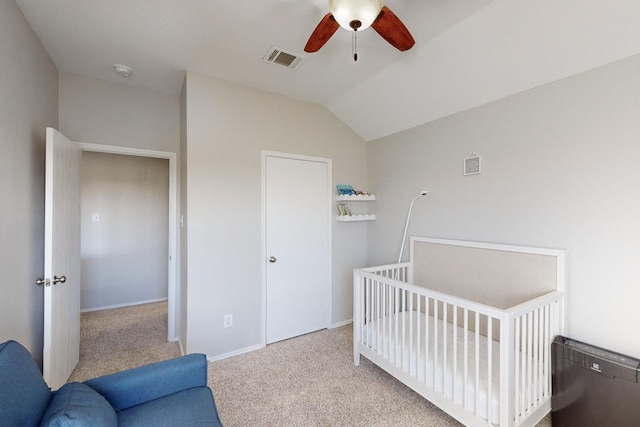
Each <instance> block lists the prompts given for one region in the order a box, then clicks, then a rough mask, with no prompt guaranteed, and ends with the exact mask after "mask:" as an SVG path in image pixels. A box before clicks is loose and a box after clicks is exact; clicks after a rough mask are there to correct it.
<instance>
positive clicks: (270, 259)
mask: <svg viewBox="0 0 640 427" xmlns="http://www.w3.org/2000/svg"><path fill="white" fill-rule="evenodd" d="M276 261H277V259H276V257H274V256H272V257H269V262H276Z"/></svg>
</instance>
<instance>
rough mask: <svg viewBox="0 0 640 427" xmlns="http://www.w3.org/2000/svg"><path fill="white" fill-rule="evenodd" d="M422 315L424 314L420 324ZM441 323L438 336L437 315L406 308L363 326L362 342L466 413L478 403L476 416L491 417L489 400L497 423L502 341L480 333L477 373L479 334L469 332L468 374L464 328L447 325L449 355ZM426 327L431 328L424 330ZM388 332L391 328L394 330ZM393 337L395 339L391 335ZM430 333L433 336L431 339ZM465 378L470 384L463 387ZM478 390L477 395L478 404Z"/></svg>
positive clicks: (467, 347) (467, 348) (473, 410)
mask: <svg viewBox="0 0 640 427" xmlns="http://www.w3.org/2000/svg"><path fill="white" fill-rule="evenodd" d="M418 317H420V320H419V322H418ZM437 323H438V328H437V330H438V334H437V340H436V339H435V336H436V328H435V324H436V322H435V319H434V317H433V316H425V314H424V313H420V316H418V312H416V311H407V312H403V313H399V314H394V315H391V316H388V317H383V318H380V319H378V320H375V321H371V322H369V323H367V324H365V325H363V328H362V340H363V343H364V344H365V345H366V346H367V347H369V348H370V349H371V350H373V351H374V352H376V353H377V354H378V355H379V356H381V357H382V358H383V359H385V360H386V361H387V362H388V363H391V364H392V365H395V366H396V367H397V368H400V369H402V370H403V371H405V372H407V373H409V375H411V376H412V377H413V378H416V379H417V380H418V381H419V382H421V383H424V384H425V385H426V386H428V387H431V388H434V389H435V390H436V391H437V392H439V393H441V394H442V395H443V396H444V397H445V398H447V399H451V400H453V401H454V402H455V403H456V404H458V405H461V406H464V408H465V410H466V411H469V412H475V407H476V404H477V405H478V415H479V416H480V417H482V418H484V419H485V420H486V419H489V417H488V413H487V412H488V411H487V408H488V403H487V402H488V401H489V399H490V402H491V422H492V423H493V424H496V425H497V424H498V423H499V414H500V411H499V410H500V407H499V406H500V379H499V372H500V343H499V342H497V341H495V340H491V342H489V340H488V339H487V337H484V336H481V335H480V336H479V337H478V338H479V339H478V343H479V346H478V349H479V357H478V366H479V369H478V371H479V372H478V375H477V376H476V336H475V333H473V332H469V333H468V335H467V342H466V352H467V355H468V358H467V361H468V362H467V366H466V376H465V366H464V365H465V363H464V360H465V358H464V352H465V334H464V329H463V328H462V327H459V326H454V325H453V324H452V323H447V324H446V331H447V334H446V336H447V338H446V358H445V357H444V352H445V339H444V333H443V321H442V320H441V319H438V322H437ZM418 326H419V327H418ZM396 328H397V329H396ZM396 330H397V334H396ZM427 330H428V332H425V331H427ZM389 331H392V333H390V332H389ZM454 331H455V332H454ZM418 335H420V338H418ZM454 335H455V339H454ZM394 336H395V337H396V339H393V338H392V337H394ZM426 336H428V337H429V339H428V340H427V339H426ZM411 342H412V343H413V344H412V345H410V344H409V343H411ZM418 343H419V345H418ZM427 344H428V345H427ZM489 346H490V347H491V363H490V366H491V376H492V378H491V391H490V393H491V396H488V390H489V387H488V386H487V378H488V376H489V360H488V347H489ZM454 350H455V353H456V363H455V364H454V363H453V355H454ZM436 352H437V353H436ZM425 354H427V357H425ZM445 359H446V363H445ZM445 365H446V366H445ZM465 378H466V388H465V387H463V385H464V383H465ZM476 382H477V383H479V387H476ZM465 390H466V393H465ZM476 393H477V395H478V396H477V402H476Z"/></svg>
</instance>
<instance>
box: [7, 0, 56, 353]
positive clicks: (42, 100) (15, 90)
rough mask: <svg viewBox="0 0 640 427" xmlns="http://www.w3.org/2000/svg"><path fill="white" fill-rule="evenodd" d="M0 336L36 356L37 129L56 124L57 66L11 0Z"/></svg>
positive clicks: (40, 203) (39, 303)
mask: <svg viewBox="0 0 640 427" xmlns="http://www.w3.org/2000/svg"><path fill="white" fill-rule="evenodd" d="M0 58H2V66H0V81H1V82H2V83H1V84H0V150H1V153H2V154H1V155H0V195H1V196H2V200H3V208H2V209H0V227H1V228H0V272H2V280H1V281H0V342H3V341H6V340H8V339H15V340H17V341H19V342H21V343H22V344H23V345H24V346H25V347H27V349H29V351H31V354H32V355H33V357H34V358H35V359H36V360H37V361H38V362H39V363H41V361H42V339H43V338H42V333H43V329H42V328H43V290H42V288H40V287H37V286H36V285H35V281H36V279H37V278H38V277H42V274H43V272H44V264H43V262H44V261H43V255H44V242H43V236H44V155H45V149H44V143H45V128H46V127H47V126H52V127H56V126H57V124H58V104H57V102H58V71H57V70H56V67H55V65H54V64H53V62H52V61H51V60H50V59H49V56H48V55H47V53H46V52H45V50H44V48H43V47H42V45H41V43H40V41H39V40H38V39H37V37H36V35H35V34H34V33H33V31H32V30H31V28H30V27H29V24H28V23H27V22H26V20H25V19H24V17H23V16H22V13H21V12H20V11H19V9H18V7H17V6H16V4H15V2H14V1H13V0H0Z"/></svg>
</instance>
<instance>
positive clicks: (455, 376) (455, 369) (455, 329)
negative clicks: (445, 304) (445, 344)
mask: <svg viewBox="0 0 640 427" xmlns="http://www.w3.org/2000/svg"><path fill="white" fill-rule="evenodd" d="M452 325H453V326H452V329H453V358H452V359H451V360H452V362H451V363H452V364H453V390H452V391H451V398H452V399H453V400H454V401H455V400H456V395H457V394H458V381H457V379H458V306H457V305H455V306H454V309H453V323H452Z"/></svg>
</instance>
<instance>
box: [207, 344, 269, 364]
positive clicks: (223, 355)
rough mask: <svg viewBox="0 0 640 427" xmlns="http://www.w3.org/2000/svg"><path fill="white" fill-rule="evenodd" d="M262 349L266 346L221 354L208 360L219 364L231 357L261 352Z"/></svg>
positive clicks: (259, 345) (256, 346)
mask: <svg viewBox="0 0 640 427" xmlns="http://www.w3.org/2000/svg"><path fill="white" fill-rule="evenodd" d="M261 348H264V346H263V345H262V344H258V345H253V346H251V347H245V348H241V349H240V350H236V351H232V352H229V353H225V354H220V355H218V356H213V357H209V358H207V359H208V360H209V362H217V361H218V360H223V359H228V358H229V357H233V356H239V355H241V354H244V353H249V352H251V351H255V350H260V349H261Z"/></svg>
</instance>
